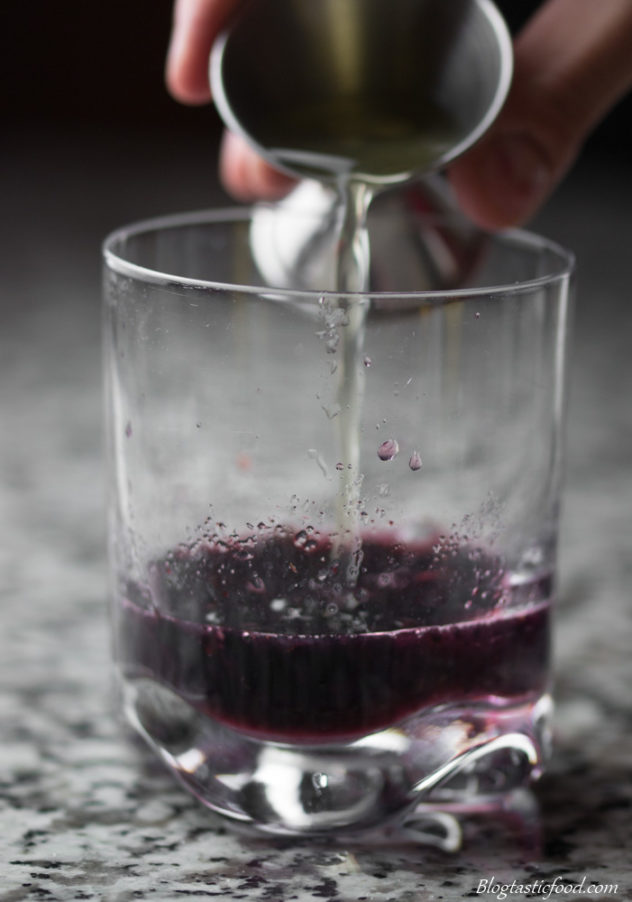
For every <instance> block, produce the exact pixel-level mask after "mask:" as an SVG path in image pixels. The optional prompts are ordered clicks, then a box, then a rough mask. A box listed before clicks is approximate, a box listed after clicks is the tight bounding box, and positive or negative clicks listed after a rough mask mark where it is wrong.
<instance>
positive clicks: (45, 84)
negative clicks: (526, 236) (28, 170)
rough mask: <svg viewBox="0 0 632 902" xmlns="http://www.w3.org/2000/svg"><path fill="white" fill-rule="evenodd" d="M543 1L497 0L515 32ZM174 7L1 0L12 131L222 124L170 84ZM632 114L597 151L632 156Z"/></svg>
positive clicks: (198, 129) (631, 109)
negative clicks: (180, 99)
mask: <svg viewBox="0 0 632 902" xmlns="http://www.w3.org/2000/svg"><path fill="white" fill-rule="evenodd" d="M446 2H450V0H446ZM595 2H603V0H595ZM538 5H539V3H538V2H536V0H498V6H499V7H500V8H501V10H502V11H503V13H504V14H505V16H506V18H507V20H508V22H509V25H510V27H511V28H512V30H514V31H515V30H516V29H517V28H518V27H519V26H520V24H521V23H522V22H524V20H525V19H526V18H527V17H528V16H529V14H530V13H531V12H532V11H533V10H534V9H536V8H537V6H538ZM171 7H172V3H171V0H108V2H107V3H95V2H90V0H64V2H62V3H56V2H51V0H31V2H24V3H22V2H19V0H4V2H3V4H2V9H1V10H0V26H1V31H2V48H1V60H0V67H1V69H0V71H1V72H2V92H3V97H2V101H3V105H4V107H5V110H4V113H3V121H4V123H5V125H8V126H9V127H12V126H16V125H17V126H24V125H29V124H30V125H33V124H35V123H38V124H46V125H48V124H52V125H55V126H58V127H67V126H69V125H70V126H74V127H77V126H79V127H83V128H86V129H89V130H91V131H95V130H96V131H101V132H108V131H111V130H115V129H129V128H132V129H134V130H135V131H138V130H140V129H143V128H147V129H149V128H150V129H157V130H164V132H165V133H167V134H168V133H173V132H174V131H178V132H185V133H187V134H188V135H189V137H190V139H191V140H205V139H208V136H209V134H214V133H215V132H217V130H218V127H219V126H218V120H217V117H216V115H215V113H214V111H212V110H211V108H209V107H205V108H203V109H190V108H189V109H187V108H183V107H181V106H180V105H178V104H177V103H175V102H174V101H173V100H171V99H170V98H169V97H168V95H167V93H166V91H165V89H164V87H163V66H164V56H165V50H166V46H167V41H168V36H169V30H170V20H171ZM631 52H632V50H631ZM631 114H632V100H630V99H629V98H628V99H626V100H625V101H624V102H623V103H622V104H620V105H619V107H618V108H617V110H615V111H614V112H613V114H611V116H610V117H608V120H607V121H606V122H605V123H604V124H603V125H602V127H600V128H599V130H598V131H597V133H596V134H595V135H594V136H593V137H592V138H591V140H590V142H589V150H590V152H593V151H594V152H599V151H604V150H607V151H608V152H611V153H618V154H624V153H629V152H630V149H631V148H632V129H630V128H629V127H628V123H629V121H630V118H631Z"/></svg>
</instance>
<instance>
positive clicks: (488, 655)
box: [117, 533, 550, 742]
mask: <svg viewBox="0 0 632 902" xmlns="http://www.w3.org/2000/svg"><path fill="white" fill-rule="evenodd" d="M331 548H332V546H331V541H330V540H329V539H319V540H318V541H316V540H314V539H309V537H307V536H306V534H305V533H298V534H297V536H288V535H287V534H283V535H280V536H274V537H269V538H267V539H264V540H260V539H259V540H257V541H256V542H251V543H249V542H248V541H247V540H246V541H243V540H242V541H239V540H230V541H227V542H218V543H214V544H208V545H204V546H199V547H197V548H196V549H195V550H187V551H184V550H178V551H176V552H174V553H172V554H170V555H168V556H167V557H166V558H165V559H164V560H161V561H156V562H155V563H154V564H153V565H152V568H151V578H150V581H149V585H148V586H144V587H143V586H139V585H138V584H129V585H128V586H127V588H126V591H125V593H124V596H123V597H122V598H121V599H120V603H119V606H118V617H117V636H118V640H117V655H118V658H119V661H120V664H121V667H122V670H123V673H124V675H125V676H127V677H128V678H138V677H148V678H150V679H154V680H156V681H157V682H158V683H160V684H162V685H164V686H167V687H168V688H170V689H171V690H172V691H173V692H175V693H177V694H178V695H179V696H180V697H182V698H183V699H185V700H186V701H187V702H188V703H189V704H191V705H192V706H193V707H194V708H195V709H197V710H198V711H199V712H201V713H202V714H204V715H205V716H208V717H211V718H213V719H215V720H217V721H220V722H222V723H224V724H226V725H229V726H231V727H234V728H236V729H238V730H241V731H245V732H247V733H250V734H253V735H257V736H260V737H261V736H265V737H267V738H272V739H280V740H283V739H285V740H291V741H299V742H309V741H315V742H328V741H330V740H332V741H333V740H338V739H340V738H353V737H358V736H361V735H363V734H366V733H369V732H373V731H375V730H378V729H381V728H385V727H388V726H392V725H394V724H396V723H398V722H400V721H402V720H403V719H405V718H407V717H409V716H411V715H413V714H415V713H416V712H419V711H421V710H423V709H426V708H429V707H431V706H436V705H444V704H453V703H460V702H465V703H473V702H477V701H480V702H489V701H494V703H498V704H502V703H507V702H510V701H520V700H527V699H533V698H536V697H537V696H538V695H540V694H541V693H542V692H543V691H544V689H545V687H546V680H547V671H548V659H549V603H548V599H549V595H550V580H549V579H547V578H544V579H540V580H538V581H534V582H533V583H531V584H528V585H527V586H524V585H523V586H522V587H521V588H520V589H519V590H517V589H512V588H510V587H509V584H508V580H507V578H506V575H505V574H504V572H503V570H502V568H501V567H500V564H499V561H498V560H496V559H494V558H492V557H491V556H487V555H485V554H484V553H482V552H481V551H480V550H478V549H476V548H473V547H471V546H461V547H460V548H448V549H446V548H442V549H439V553H437V548H438V546H437V545H436V544H435V545H433V544H432V543H429V544H425V543H424V544H421V543H419V544H416V545H410V544H408V545H406V544H404V543H401V542H400V543H398V542H393V541H392V540H389V541H387V540H385V539H376V538H366V539H365V540H364V541H363V557H362V563H361V568H360V576H359V579H358V582H357V585H356V586H355V587H354V588H353V589H352V590H344V589H343V588H342V586H341V585H340V583H339V582H336V579H337V573H336V567H335V565H333V566H332V565H331V563H330V559H331Z"/></svg>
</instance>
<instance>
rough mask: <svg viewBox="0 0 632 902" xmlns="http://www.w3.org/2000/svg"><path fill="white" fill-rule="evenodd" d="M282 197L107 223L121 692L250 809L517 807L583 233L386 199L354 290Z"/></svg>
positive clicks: (125, 702)
mask: <svg viewBox="0 0 632 902" xmlns="http://www.w3.org/2000/svg"><path fill="white" fill-rule="evenodd" d="M275 209H276V208H272V212H273V213H274V210H275ZM411 209H412V208H411ZM267 212H268V214H269V213H270V210H268V211H267ZM265 215H267V214H266V211H265V210H262V209H261V208H256V209H255V210H247V209H238V210H227V211H214V212H206V213H197V214H187V215H180V216H173V217H169V218H163V219H158V220H154V221H150V222H144V223H140V224H136V225H133V226H130V227H127V228H123V229H121V230H119V231H117V232H115V233H114V234H113V235H111V236H110V237H109V238H108V239H107V241H106V243H105V268H104V279H105V291H104V295H105V372H106V396H107V400H106V406H107V420H108V429H107V434H108V461H109V480H108V481H109V546H110V560H111V583H112V591H111V612H112V617H111V620H112V630H113V639H114V641H113V647H114V658H115V664H116V672H117V679H118V683H119V684H120V689H121V700H122V706H123V708H124V711H125V714H126V716H127V718H128V720H129V721H130V722H131V724H132V725H133V726H134V727H135V728H136V730H137V731H138V732H139V733H140V734H141V735H142V736H143V737H144V738H145V740H147V742H148V743H149V744H150V746H151V747H152V748H153V749H154V750H155V752H156V753H157V754H158V755H159V756H160V758H161V759H162V760H163V761H164V762H166V764H167V765H168V767H169V768H170V769H171V770H172V771H173V773H174V774H175V775H176V777H177V778H178V779H179V780H180V781H181V783H183V784H184V786H185V787H187V789H189V790H190V791H191V792H192V793H194V794H195V796H197V797H198V798H199V799H200V800H201V802H203V803H204V804H205V805H207V806H209V807H210V808H211V809H213V810H214V811H216V812H219V813H220V814H221V815H223V816H224V817H225V818H226V819H227V821H229V822H232V823H233V825H235V826H236V827H240V826H241V827H243V828H247V829H253V830H254V831H258V832H262V831H263V832H268V833H277V834H288V835H302V834H312V835H313V834H326V833H330V832H334V833H344V832H349V831H350V832H353V833H356V832H357V833H361V832H362V831H368V830H371V829H374V828H376V827H381V826H382V825H384V824H388V823H391V822H393V823H405V822H406V819H407V818H410V817H411V816H412V814H413V813H414V811H415V809H416V808H417V809H418V807H419V806H420V805H421V806H425V808H426V809H428V810H436V811H438V812H449V811H454V810H467V811H471V810H480V809H481V808H486V807H489V806H490V805H491V806H493V805H495V804H502V800H503V798H506V796H507V794H508V793H511V792H512V791H514V790H519V789H520V788H521V787H525V786H526V785H527V784H528V783H529V782H530V781H531V780H532V779H534V778H536V777H537V776H538V775H539V773H540V771H541V769H542V765H543V762H544V760H545V758H546V754H547V747H548V733H549V723H550V711H551V701H550V696H549V688H550V685H549V683H550V618H551V605H552V601H553V596H554V583H555V567H556V546H557V535H558V509H559V496H560V477H561V462H562V460H561V459H562V448H561V439H562V432H563V418H564V417H563V415H564V405H565V401H564V396H565V381H566V377H565V373H566V369H567V367H566V356H567V344H568V340H567V338H568V321H569V316H570V308H571V299H572V282H573V278H572V273H573V260H572V256H571V255H570V254H569V253H567V252H566V251H564V250H563V249H561V248H560V247H558V246H557V245H555V244H553V243H551V242H550V241H548V240H545V239H544V238H541V237H537V236H534V235H531V234H528V233H526V232H519V231H511V232H507V233H504V234H500V235H495V236H491V235H486V234H483V233H480V232H477V231H476V230H475V229H474V228H473V227H469V226H467V227H465V226H464V224H463V223H462V222H457V221H454V222H453V221H449V220H439V219H435V218H433V217H431V216H429V215H426V214H425V213H424V212H423V211H420V210H416V211H413V212H411V214H410V216H409V217H408V218H407V219H406V220H405V221H404V218H403V217H402V215H401V211H399V212H398V214H397V215H394V214H393V212H392V211H391V210H389V209H388V208H387V207H386V208H383V209H382V210H381V211H380V210H377V211H376V212H375V213H374V214H373V213H371V214H370V217H369V226H368V236H366V237H367V241H366V245H367V248H369V250H370V267H369V269H368V270H367V272H368V278H367V285H366V290H365V291H363V292H361V293H360V292H358V293H347V294H340V293H337V292H336V291H335V290H331V289H330V288H326V287H325V289H324V290H319V287H318V281H317V280H318V276H312V278H313V279H315V280H316V282H315V285H314V286H313V287H311V288H306V287H304V284H305V266H304V263H305V261H302V262H301V260H300V257H301V254H300V253H299V254H296V255H294V257H293V258H292V260H293V263H292V265H290V266H289V267H288V266H286V267H285V270H284V271H283V273H282V274H279V271H280V269H281V268H282V267H280V266H279V265H277V264H279V260H277V259H276V258H275V254H276V255H278V254H279V253H281V256H282V251H283V242H286V243H287V242H290V241H291V240H292V239H293V236H296V235H299V234H301V232H302V230H303V231H305V216H307V214H306V213H302V212H299V211H295V212H294V213H292V212H291V211H288V212H286V213H284V217H285V218H284V220H283V222H284V229H283V230H282V232H281V233H280V234H281V235H282V241H281V246H280V247H277V248H276V250H275V249H274V248H269V247H267V246H262V243H261V241H259V240H258V239H257V235H258V234H259V233H261V228H262V223H264V224H265ZM293 216H294V217H295V218H296V222H294V221H293V220H292V219H291V217H293ZM262 217H263V219H262ZM287 217H290V219H288V218H287ZM288 226H289V227H288ZM264 231H265V229H264ZM308 231H309V229H308ZM264 245H265V242H264ZM433 267H434V269H433ZM437 268H442V272H443V276H442V278H443V284H444V286H445V287H440V288H436V287H435V288H434V289H432V290H425V289H424V285H425V284H431V281H430V276H429V273H430V271H431V270H433V272H434V276H433V279H434V281H435V284H436V272H435V270H437ZM275 273H277V275H275ZM325 281H326V280H325V278H324V277H323V284H325ZM293 283H295V284H296V285H299V284H300V285H301V286H303V287H293Z"/></svg>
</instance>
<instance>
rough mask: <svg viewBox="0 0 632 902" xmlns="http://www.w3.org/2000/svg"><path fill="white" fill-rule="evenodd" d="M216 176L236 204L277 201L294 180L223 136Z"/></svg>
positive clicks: (230, 135) (235, 138)
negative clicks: (218, 169) (236, 200)
mask: <svg viewBox="0 0 632 902" xmlns="http://www.w3.org/2000/svg"><path fill="white" fill-rule="evenodd" d="M220 176H221V179H222V182H223V183H224V185H225V187H226V189H227V190H228V191H230V193H231V194H232V195H234V196H235V197H236V198H237V199H238V200H242V201H251V200H278V198H280V197H283V196H284V195H285V194H287V193H288V191H289V190H290V189H291V188H292V187H293V186H294V184H295V180H294V179H292V178H290V177H289V176H287V175H285V174H284V173H282V172H279V170H278V169H273V168H272V166H269V165H268V164H267V163H266V162H265V161H264V160H263V159H262V158H261V157H260V156H258V155H257V154H256V153H255V151H254V150H252V149H251V148H250V147H249V146H248V145H247V144H246V142H245V141H244V140H243V139H242V138H239V137H238V136H237V135H234V134H233V133H232V132H226V133H225V134H224V139H223V141H222V147H221V152H220Z"/></svg>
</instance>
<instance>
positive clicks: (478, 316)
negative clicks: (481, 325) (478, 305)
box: [474, 310, 481, 319]
mask: <svg viewBox="0 0 632 902" xmlns="http://www.w3.org/2000/svg"><path fill="white" fill-rule="evenodd" d="M474 318H475V319H480V318H481V315H480V313H479V312H478V310H477V311H476V313H475V314H474Z"/></svg>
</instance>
